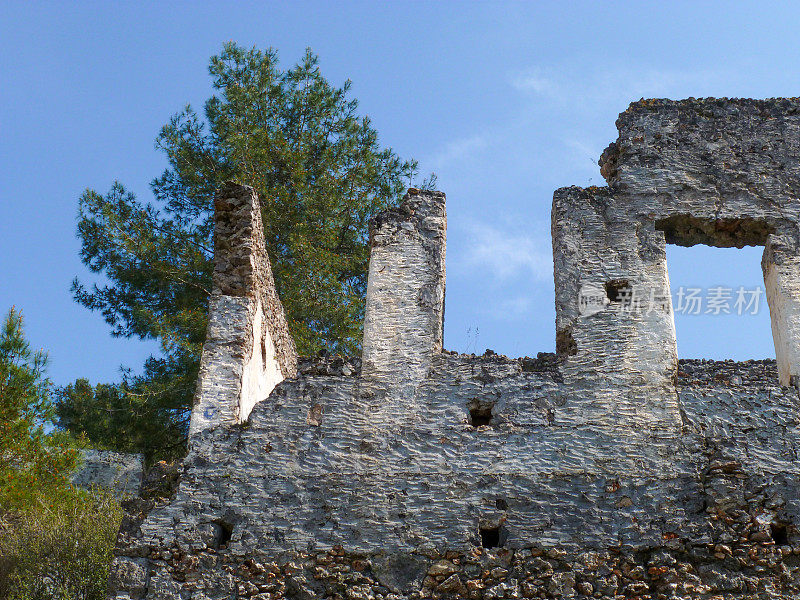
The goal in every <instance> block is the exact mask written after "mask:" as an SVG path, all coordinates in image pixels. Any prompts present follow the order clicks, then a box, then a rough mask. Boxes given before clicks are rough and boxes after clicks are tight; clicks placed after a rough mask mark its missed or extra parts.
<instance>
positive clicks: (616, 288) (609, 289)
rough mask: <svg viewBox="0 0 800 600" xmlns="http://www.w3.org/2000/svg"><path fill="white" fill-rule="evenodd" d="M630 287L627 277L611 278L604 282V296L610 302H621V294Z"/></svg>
mask: <svg viewBox="0 0 800 600" xmlns="http://www.w3.org/2000/svg"><path fill="white" fill-rule="evenodd" d="M630 288H631V285H630V283H628V280H627V279H612V280H611V281H608V282H606V296H607V297H608V299H609V300H610V301H611V302H622V299H623V298H622V296H623V294H624V293H625V292H626V291H627V290H629V289H630Z"/></svg>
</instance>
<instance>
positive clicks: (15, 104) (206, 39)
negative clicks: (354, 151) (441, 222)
mask: <svg viewBox="0 0 800 600" xmlns="http://www.w3.org/2000/svg"><path fill="white" fill-rule="evenodd" d="M798 23H800V5H797V4H795V5H791V4H786V5H781V4H779V3H774V2H773V3H770V4H769V5H766V4H764V3H737V2H730V1H728V2H720V3H711V2H696V1H695V2H685V3H684V2H659V3H655V2H631V3H617V2H563V1H558V2H532V1H531V2H524V3H502V2H494V3H490V2H475V3H468V2H364V3H361V2H350V3H348V2H329V1H328V2H318V3H316V2H311V3H309V2H297V1H293V2H280V3H269V2H255V3H247V2H236V3H231V2H225V3H222V2H220V3H204V2H191V3H190V2H185V3H184V2H158V3H147V2H136V3H116V2H98V3H92V2H75V3H56V2H53V3H37V2H30V1H28V2H19V3H18V2H10V1H9V0H4V1H3V2H2V3H0V56H2V59H0V208H1V209H2V212H1V213H0V310H2V311H5V310H7V309H8V308H10V307H11V306H12V305H14V306H16V307H17V308H20V309H22V310H23V312H24V315H25V317H26V321H27V332H28V335H29V338H30V339H31V341H32V343H33V344H34V345H35V346H37V347H44V348H45V349H47V350H48V351H49V353H50V357H51V366H50V374H51V376H52V378H53V380H54V381H56V382H57V383H66V382H69V381H71V380H73V379H75V378H76V377H88V378H89V379H90V380H92V381H93V382H102V381H113V380H116V379H117V378H118V377H119V366H120V365H127V366H130V367H133V368H138V367H139V366H140V365H141V363H142V360H143V359H144V357H145V356H147V354H149V353H150V352H153V351H157V345H156V344H154V343H152V342H140V341H136V340H126V339H114V338H111V337H110V335H109V328H108V326H107V325H106V324H105V323H104V322H103V320H102V317H101V316H100V315H98V314H93V313H90V312H88V311H87V310H86V309H84V308H82V307H80V306H78V305H77V304H75V303H74V302H73V301H72V299H71V296H70V291H69V286H70V281H71V280H72V278H73V277H75V276H78V277H81V278H86V277H88V273H87V271H86V270H85V268H84V267H83V266H82V265H81V263H80V260H79V258H78V249H79V244H78V241H77V239H76V237H75V218H76V205H77V199H78V197H79V195H80V194H81V192H82V190H84V189H85V188H87V187H92V188H94V189H96V190H98V191H101V192H105V191H107V190H108V188H109V186H110V185H111V183H112V182H113V181H114V180H115V179H118V180H120V181H121V182H123V183H124V184H125V185H126V186H127V187H128V188H129V189H131V190H133V191H135V192H136V193H137V194H138V195H139V197H140V198H146V199H149V198H151V196H150V192H149V187H148V184H149V182H150V180H151V179H152V178H153V177H155V176H157V175H159V174H160V173H161V171H162V170H163V168H164V167H165V161H164V157H163V156H161V155H160V154H159V153H158V152H157V151H156V150H155V149H154V147H153V140H154V139H155V137H156V135H157V133H158V131H159V129H160V127H161V126H162V125H163V124H164V123H165V122H166V121H167V119H168V118H169V116H170V115H171V114H173V113H175V112H177V111H178V110H180V109H181V108H182V107H183V106H184V105H185V104H186V103H191V104H192V105H194V106H195V107H197V108H201V107H202V103H203V102H204V101H205V99H206V98H207V97H208V96H209V95H210V94H211V88H210V83H209V82H210V79H209V76H208V73H207V64H208V58H209V57H210V56H211V55H213V54H215V53H217V52H219V50H220V48H221V45H222V43H223V42H224V41H226V40H234V41H236V42H238V43H240V44H243V45H258V46H260V47H266V46H273V47H275V48H277V49H278V50H279V52H280V55H281V57H282V60H283V61H284V65H289V64H291V63H293V62H294V61H296V60H297V59H298V58H299V57H300V56H301V54H302V52H303V49H304V48H305V47H306V46H310V47H311V48H312V49H313V50H314V51H315V52H317V53H318V54H319V56H320V58H321V65H322V69H323V72H324V74H325V75H326V76H327V77H328V78H329V79H331V80H332V81H333V82H334V83H341V82H342V81H344V80H345V79H346V78H350V79H352V81H353V94H354V96H355V97H357V98H358V99H359V100H360V103H361V110H362V113H364V114H368V115H369V116H370V117H371V118H372V120H373V123H374V124H375V126H376V128H377V129H378V131H379V132H380V134H381V140H382V143H383V144H385V145H387V146H391V147H393V148H394V149H395V151H397V152H398V153H399V154H400V155H401V156H403V157H415V158H417V159H418V160H419V161H420V165H421V170H422V172H423V174H426V173H428V172H430V171H435V172H436V173H437V174H438V176H439V188H440V189H442V190H443V191H445V192H446V193H447V197H448V217H449V230H448V249H447V271H448V278H447V320H446V326H445V345H446V346H447V347H448V348H449V349H453V350H459V351H462V352H464V351H468V352H473V351H475V352H483V350H484V349H486V348H492V349H494V350H495V351H497V352H501V353H504V354H508V355H515V356H519V355H526V354H527V355H535V354H536V353H537V352H541V351H552V350H553V348H554V308H553V275H552V253H551V245H550V229H549V220H550V203H551V200H552V194H553V190H555V189H556V188H558V187H561V186H567V185H583V186H587V185H602V184H603V181H602V179H601V177H600V173H599V169H598V167H597V159H598V157H599V155H600V153H601V152H602V150H603V148H605V146H606V145H607V144H608V143H609V142H611V141H613V140H614V139H616V129H615V126H614V121H615V119H616V116H617V114H618V113H619V112H621V111H623V110H624V109H625V108H626V106H627V105H628V103H629V102H630V101H632V100H636V99H638V98H640V97H643V96H644V97H668V98H676V99H677V98H685V97H688V96H697V97H700V96H750V97H771V96H796V95H800V61H798V60H797V59H798V56H800V36H798V35H797V24H798ZM760 255H761V249H759V248H751V249H745V250H718V249H710V248H706V247H702V246H697V247H694V248H689V249H684V248H672V247H670V249H669V254H668V261H669V269H670V276H671V280H672V284H673V291H675V288H677V287H679V286H685V287H687V288H690V287H700V288H703V289H705V288H708V287H711V286H715V285H722V286H725V287H728V288H732V289H736V288H738V287H739V286H745V287H746V288H754V287H755V286H757V285H762V286H763V283H762V281H761V272H760V265H759V263H760ZM677 327H678V346H679V354H680V355H681V356H683V357H697V356H701V357H712V358H725V357H731V358H736V359H744V358H751V357H773V358H774V356H775V353H774V349H773V346H772V340H771V334H770V331H769V317H768V313H767V311H766V309H765V308H764V306H762V307H761V311H760V314H758V315H757V316H736V315H733V316H695V315H685V316H684V315H678V317H677Z"/></svg>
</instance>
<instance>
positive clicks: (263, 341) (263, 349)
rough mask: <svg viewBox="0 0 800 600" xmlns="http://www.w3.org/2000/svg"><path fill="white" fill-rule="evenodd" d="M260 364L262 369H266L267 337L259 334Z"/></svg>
mask: <svg viewBox="0 0 800 600" xmlns="http://www.w3.org/2000/svg"><path fill="white" fill-rule="evenodd" d="M261 364H262V367H263V368H264V370H265V371H266V370H267V339H266V337H264V336H263V335H262V336H261Z"/></svg>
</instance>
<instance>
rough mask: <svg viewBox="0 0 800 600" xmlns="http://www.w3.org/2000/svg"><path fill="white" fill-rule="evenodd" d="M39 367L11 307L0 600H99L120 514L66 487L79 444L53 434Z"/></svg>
mask: <svg viewBox="0 0 800 600" xmlns="http://www.w3.org/2000/svg"><path fill="white" fill-rule="evenodd" d="M46 364H47V357H46V355H45V354H44V352H42V351H39V352H34V351H32V350H31V348H30V345H29V343H28V342H27V340H26V339H25V336H24V331H23V319H22V314H21V313H20V312H18V311H16V310H14V309H12V310H10V311H9V312H8V314H7V316H6V318H5V321H4V322H3V324H2V329H0V600H67V599H69V600H101V599H102V600H104V599H105V597H106V595H105V592H106V582H107V579H108V569H109V564H110V560H111V551H112V549H113V546H114V542H115V540H116V536H117V530H118V529H119V522H120V519H121V510H120V507H119V504H118V503H117V502H116V501H115V500H114V499H113V498H111V497H110V496H108V495H107V494H106V493H104V492H101V491H94V492H87V491H84V490H79V489H76V488H75V487H74V486H73V485H72V484H71V483H70V475H71V474H72V472H73V471H74V470H75V468H76V466H77V465H78V461H79V450H78V445H79V444H80V440H78V441H76V440H73V439H72V438H71V437H70V435H69V434H67V433H65V432H63V431H58V430H55V429H53V420H54V417H55V412H54V406H53V403H52V398H51V385H50V382H49V381H48V380H47V378H46V376H45V367H46Z"/></svg>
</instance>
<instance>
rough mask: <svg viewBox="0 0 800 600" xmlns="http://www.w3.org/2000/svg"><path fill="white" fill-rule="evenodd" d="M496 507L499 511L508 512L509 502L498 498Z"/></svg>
mask: <svg viewBox="0 0 800 600" xmlns="http://www.w3.org/2000/svg"><path fill="white" fill-rule="evenodd" d="M494 505H495V506H496V507H497V510H508V502H506V501H505V500H504V499H503V498H498V499H497V500H495V501H494Z"/></svg>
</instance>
